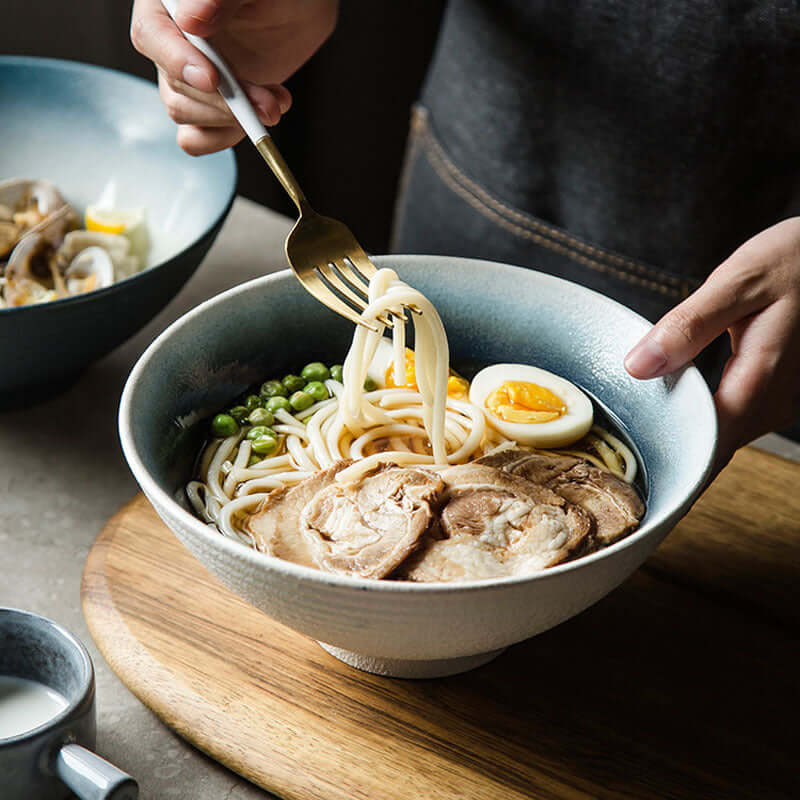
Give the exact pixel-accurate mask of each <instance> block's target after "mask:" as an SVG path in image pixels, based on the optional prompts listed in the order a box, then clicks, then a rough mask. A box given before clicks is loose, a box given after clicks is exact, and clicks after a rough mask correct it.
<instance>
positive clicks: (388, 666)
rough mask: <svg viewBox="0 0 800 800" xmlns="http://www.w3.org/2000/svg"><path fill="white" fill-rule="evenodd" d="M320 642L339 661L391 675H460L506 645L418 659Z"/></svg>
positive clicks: (430, 676) (481, 664)
mask: <svg viewBox="0 0 800 800" xmlns="http://www.w3.org/2000/svg"><path fill="white" fill-rule="evenodd" d="M318 644H319V645H320V646H321V647H322V648H323V649H324V650H327V651H328V652H329V653H330V654H331V655H332V656H333V657H334V658H338V659H339V661H343V662H344V663H345V664H349V665H350V666H351V667H355V668H356V669H360V670H363V671H364V672H372V673H373V674H375V675H385V676H386V677H388V678H443V677H444V676H445V675H456V674H458V673H459V672H467V671H468V670H471V669H475V668H476V667H482V666H483V665H484V664H488V663H489V662H490V661H491V660H492V659H493V658H497V656H499V655H500V653H502V652H503V651H504V650H505V649H506V648H505V647H501V648H500V649H499V650H490V651H489V652H488V653H478V654H477V655H474V656H459V657H458V658H434V659H428V660H416V659H407V658H380V657H378V656H365V655H362V654H361V653H353V652H351V651H350V650H342V648H341V647H334V646H333V645H330V644H325V642H318Z"/></svg>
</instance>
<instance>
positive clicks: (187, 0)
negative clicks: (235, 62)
mask: <svg viewBox="0 0 800 800" xmlns="http://www.w3.org/2000/svg"><path fill="white" fill-rule="evenodd" d="M241 4H242V0H180V3H179V4H178V13H177V14H176V15H175V22H176V23H177V25H178V27H179V28H180V29H181V30H183V31H186V33H193V34H194V35H195V36H202V37H203V38H204V39H205V38H208V37H209V36H212V35H213V34H214V33H216V32H217V31H218V30H219V28H220V26H221V25H222V24H223V23H224V22H225V20H227V19H228V18H229V17H230V16H232V15H233V14H234V13H235V12H236V10H237V9H238V8H239V6H240V5H241Z"/></svg>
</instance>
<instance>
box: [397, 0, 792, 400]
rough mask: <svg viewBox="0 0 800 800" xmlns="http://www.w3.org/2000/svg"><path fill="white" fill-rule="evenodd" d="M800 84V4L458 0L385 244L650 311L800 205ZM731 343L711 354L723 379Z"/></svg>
mask: <svg viewBox="0 0 800 800" xmlns="http://www.w3.org/2000/svg"><path fill="white" fill-rule="evenodd" d="M659 8H660V9H662V10H657V9H659ZM798 86H800V10H798V4H797V3H780V2H774V1H773V2H744V1H741V2H736V1H734V0H729V1H728V2H721V1H720V2H713V1H712V0H683V2H675V3H671V4H654V3H643V2H638V3H637V2H624V0H578V1H576V2H569V0H451V2H450V4H449V6H448V9H447V12H446V15H445V20H444V23H443V28H442V31H441V34H440V38H439V42H438V45H437V49H436V53H435V55H434V59H433V62H432V64H431V68H430V70H429V74H428V77H427V79H426V84H425V87H424V90H423V93H422V97H421V100H420V102H419V104H418V105H417V106H416V107H415V109H414V113H413V119H412V125H411V136H410V140H409V146H408V151H407V156H406V164H405V169H404V173H403V179H402V184H401V187H400V195H399V200H398V205H397V211H396V217H395V227H394V237H393V250H394V252H416V253H432V254H449V255H457V256H469V257H475V258H487V259H492V260H498V261H505V262H508V263H512V264H518V265H521V266H526V267H531V268H535V269H540V270H544V271H546V272H550V273H552V274H555V275H559V276H562V277H564V278H567V279H569V280H572V281H576V282H578V283H581V284H583V285H585V286H588V287H589V288H592V289H595V290H597V291H600V292H603V293H604V294H607V295H609V296H611V297H614V298H616V299H617V300H619V301H620V302H622V303H624V304H626V305H628V306H630V307H631V308H634V309H636V310H637V311H638V312H639V313H641V314H642V315H644V316H645V317H647V318H648V319H650V320H653V321H655V320H657V319H658V318H659V317H661V316H662V315H663V314H664V313H665V312H666V311H667V310H669V309H670V308H672V307H673V306H674V305H675V304H677V303H678V302H680V300H681V299H683V298H684V297H686V296H687V294H688V293H689V292H691V291H692V290H693V289H695V288H696V287H697V286H698V285H699V284H700V283H701V282H702V281H703V279H704V278H705V277H706V275H707V274H708V273H709V272H710V271H711V270H712V269H713V268H714V267H715V266H716V265H717V264H719V263H720V262H721V261H722V260H724V258H725V257H726V256H728V255H729V254H730V253H731V252H732V251H733V250H734V249H735V248H736V247H738V245H740V244H741V243H742V242H743V241H745V240H746V239H747V238H749V237H750V236H752V235H753V234H755V233H757V232H758V231H760V230H762V229H763V228H765V227H768V226H769V225H772V224H774V223H775V222H778V221H779V220H781V219H784V218H786V217H788V216H793V215H795V214H798V213H800V102H798V100H797V87H798ZM726 344H727V343H726V342H723V341H722V340H720V342H718V343H716V346H715V347H713V348H711V349H710V351H709V352H708V353H707V354H706V355H705V356H704V357H703V358H701V359H699V362H698V363H699V366H701V368H702V369H703V370H704V372H705V374H706V376H707V378H708V379H709V382H710V383H711V384H712V385H715V384H716V381H717V379H718V376H719V371H720V367H721V365H722V363H723V362H724V359H725V358H726V357H727V347H726Z"/></svg>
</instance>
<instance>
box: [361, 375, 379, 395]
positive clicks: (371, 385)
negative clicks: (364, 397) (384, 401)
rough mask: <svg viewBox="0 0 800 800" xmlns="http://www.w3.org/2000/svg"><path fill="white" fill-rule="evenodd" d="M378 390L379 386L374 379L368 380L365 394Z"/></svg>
mask: <svg viewBox="0 0 800 800" xmlns="http://www.w3.org/2000/svg"><path fill="white" fill-rule="evenodd" d="M377 388H378V384H377V383H375V381H374V380H372V378H367V379H366V380H365V381H364V391H365V392H374V391H375V390H376V389H377Z"/></svg>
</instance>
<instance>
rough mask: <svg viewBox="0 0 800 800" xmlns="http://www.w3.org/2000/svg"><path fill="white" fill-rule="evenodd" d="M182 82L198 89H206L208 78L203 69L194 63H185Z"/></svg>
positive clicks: (203, 90)
mask: <svg viewBox="0 0 800 800" xmlns="http://www.w3.org/2000/svg"><path fill="white" fill-rule="evenodd" d="M183 82H184V83H188V84H189V86H191V87H192V88H193V89H197V90H198V91H201V92H205V91H207V86H208V79H207V78H206V75H205V73H204V72H203V70H202V69H200V67H196V66H195V65H194V64H187V65H186V66H185V67H184V68H183Z"/></svg>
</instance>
